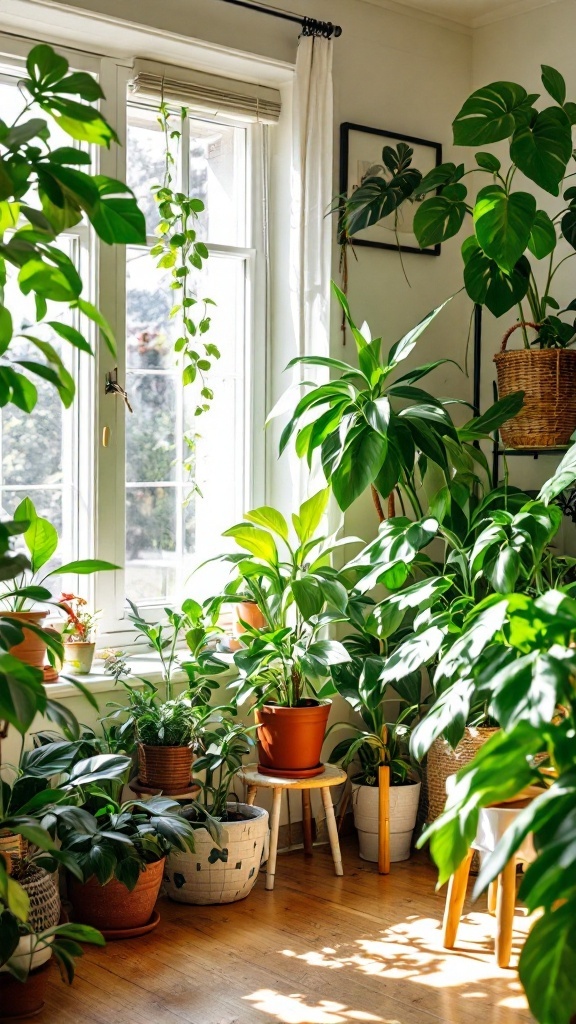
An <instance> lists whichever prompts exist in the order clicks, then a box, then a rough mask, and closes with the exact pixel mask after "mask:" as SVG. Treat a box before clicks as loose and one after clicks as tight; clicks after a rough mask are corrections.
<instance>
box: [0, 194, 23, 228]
mask: <svg viewBox="0 0 576 1024" xmlns="http://www.w3.org/2000/svg"><path fill="white" fill-rule="evenodd" d="M19 216H20V203H8V202H1V203H0V236H1V235H3V234H4V232H5V231H8V230H12V229H13V228H15V227H16V225H17V223H18V217H19Z"/></svg>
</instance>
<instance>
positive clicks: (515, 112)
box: [452, 82, 538, 146]
mask: <svg viewBox="0 0 576 1024" xmlns="http://www.w3.org/2000/svg"><path fill="white" fill-rule="evenodd" d="M537 98H538V97H537V96H529V95H528V93H527V92H526V90H525V89H524V88H523V87H522V86H521V85H516V84H515V82H492V83H491V85H486V86H484V87H483V88H482V89H477V90H476V92H473V93H472V95H471V96H469V97H468V99H467V100H466V102H465V103H464V105H463V107H462V109H461V110H460V111H459V113H458V114H457V115H456V117H455V119H454V121H453V122H452V127H453V130H454V144H455V145H456V146H485V145H487V144H489V143H491V142H500V141H501V140H502V139H509V138H510V136H511V135H512V134H513V133H514V131H515V130H516V128H517V127H518V126H519V125H521V124H526V123H527V122H528V121H529V120H530V116H531V113H532V103H533V101H534V100H535V99H537Z"/></svg>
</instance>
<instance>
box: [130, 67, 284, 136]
mask: <svg viewBox="0 0 576 1024" xmlns="http://www.w3.org/2000/svg"><path fill="white" fill-rule="evenodd" d="M130 89H131V92H132V93H133V94H135V95H138V96H142V97H150V98H151V99H154V100H160V98H161V97H162V96H163V97H164V99H165V100H167V101H168V102H170V101H174V102H176V103H180V104H182V105H183V106H186V107H188V108H189V109H190V110H194V111H197V112H198V113H202V114H210V115H211V116H212V117H214V116H216V115H218V114H226V115H228V116H229V117H237V118H240V119H241V120H243V121H259V122H260V123H261V124H276V122H277V121H278V119H279V117H280V109H281V105H280V93H279V91H278V90H277V89H271V88H270V87H269V86H264V85H254V83H252V82H239V81H236V79H233V78H220V77H219V76H217V75H211V74H207V73H206V72H204V71H193V70H191V69H189V68H177V67H172V66H171V65H170V64H162V63H160V62H158V61H152V60H144V59H141V58H137V59H136V60H135V61H134V72H133V76H132V79H131V82H130Z"/></svg>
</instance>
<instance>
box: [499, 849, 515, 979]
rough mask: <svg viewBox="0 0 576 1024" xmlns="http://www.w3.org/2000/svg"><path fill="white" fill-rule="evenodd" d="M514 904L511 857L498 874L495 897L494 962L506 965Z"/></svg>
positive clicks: (512, 860)
mask: <svg viewBox="0 0 576 1024" xmlns="http://www.w3.org/2000/svg"><path fill="white" fill-rule="evenodd" d="M515 906H516V858H515V857H512V858H511V859H510V860H509V861H508V863H507V865H506V867H505V868H504V870H503V871H502V873H501V874H500V875H498V896H497V899H496V962H497V964H498V967H508V965H509V963H510V954H511V953H512V930H513V926H514V907H515Z"/></svg>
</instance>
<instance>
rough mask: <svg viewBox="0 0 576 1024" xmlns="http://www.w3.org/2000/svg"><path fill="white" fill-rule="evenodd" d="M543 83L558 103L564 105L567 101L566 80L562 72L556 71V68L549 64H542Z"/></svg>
mask: <svg viewBox="0 0 576 1024" xmlns="http://www.w3.org/2000/svg"><path fill="white" fill-rule="evenodd" d="M542 85H543V86H544V88H545V89H546V92H547V93H548V95H549V96H551V97H552V99H553V100H556V103H559V104H560V106H561V107H562V106H564V103H565V102H566V82H565V81H564V78H563V77H562V75H561V74H560V72H559V71H556V68H551V67H550V66H549V65H548V64H542Z"/></svg>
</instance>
